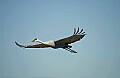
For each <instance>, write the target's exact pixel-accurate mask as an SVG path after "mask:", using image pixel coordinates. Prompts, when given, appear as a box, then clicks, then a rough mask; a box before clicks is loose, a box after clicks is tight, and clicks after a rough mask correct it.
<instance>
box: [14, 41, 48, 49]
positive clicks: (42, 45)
mask: <svg viewBox="0 0 120 78" xmlns="http://www.w3.org/2000/svg"><path fill="white" fill-rule="evenodd" d="M15 43H16V45H17V46H19V47H22V48H46V47H50V46H48V45H45V44H35V45H27V46H24V45H21V44H18V43H17V42H15Z"/></svg>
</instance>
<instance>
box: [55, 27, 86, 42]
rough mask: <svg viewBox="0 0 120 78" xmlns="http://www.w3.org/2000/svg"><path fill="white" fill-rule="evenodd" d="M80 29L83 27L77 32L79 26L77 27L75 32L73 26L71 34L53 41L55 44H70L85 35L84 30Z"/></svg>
mask: <svg viewBox="0 0 120 78" xmlns="http://www.w3.org/2000/svg"><path fill="white" fill-rule="evenodd" d="M82 31H83V29H82V30H81V31H80V32H79V28H78V30H77V32H76V29H75V28H74V34H73V35H72V36H70V37H67V38H63V39H60V40H57V41H55V43H56V44H71V43H74V42H76V41H79V40H81V39H82V38H83V37H84V36H85V35H86V34H85V32H82Z"/></svg>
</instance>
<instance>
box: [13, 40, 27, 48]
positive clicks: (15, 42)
mask: <svg viewBox="0 0 120 78" xmlns="http://www.w3.org/2000/svg"><path fill="white" fill-rule="evenodd" d="M15 44H16V45H17V46H19V47H22V48H25V46H23V45H20V44H19V43H17V42H16V41H15Z"/></svg>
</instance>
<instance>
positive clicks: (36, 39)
mask: <svg viewBox="0 0 120 78" xmlns="http://www.w3.org/2000/svg"><path fill="white" fill-rule="evenodd" d="M32 42H39V43H42V41H41V40H39V39H38V38H35V39H34V40H32Z"/></svg>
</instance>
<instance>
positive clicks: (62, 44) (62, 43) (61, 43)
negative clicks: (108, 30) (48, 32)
mask: <svg viewBox="0 0 120 78" xmlns="http://www.w3.org/2000/svg"><path fill="white" fill-rule="evenodd" d="M85 35H86V34H85V32H83V29H82V30H81V31H80V32H79V27H78V30H77V31H76V29H75V28H74V34H73V35H72V36H70V37H67V38H63V39H60V40H57V41H54V40H49V41H46V42H43V41H41V40H39V39H38V38H35V39H34V40H32V42H38V43H39V44H35V45H27V46H24V45H21V44H18V43H17V42H15V43H16V45H17V46H19V47H23V48H47V47H51V48H54V49H57V48H63V49H65V50H67V51H69V52H71V53H77V52H76V51H74V50H72V49H70V48H72V46H71V45H69V44H71V43H74V42H76V41H79V40H81V39H82V38H83V37H84V36H85Z"/></svg>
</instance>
